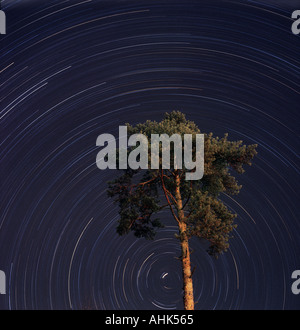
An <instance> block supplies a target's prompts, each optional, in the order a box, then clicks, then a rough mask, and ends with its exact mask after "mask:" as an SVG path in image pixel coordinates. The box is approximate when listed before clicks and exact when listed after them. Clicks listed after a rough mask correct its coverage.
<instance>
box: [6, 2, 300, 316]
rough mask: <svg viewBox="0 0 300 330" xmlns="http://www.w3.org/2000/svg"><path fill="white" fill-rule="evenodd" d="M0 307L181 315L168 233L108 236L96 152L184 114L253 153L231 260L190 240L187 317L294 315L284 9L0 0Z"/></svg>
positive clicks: (294, 188)
mask: <svg viewBox="0 0 300 330" xmlns="http://www.w3.org/2000/svg"><path fill="white" fill-rule="evenodd" d="M1 6H2V8H1V9H2V10H3V11H5V13H6V18H7V29H6V32H7V34H6V35H1V36H0V39H1V41H0V42H1V54H0V56H1V62H0V63H1V64H0V77H1V79H0V86H1V87H0V88H1V93H0V99H1V108H0V123H1V149H0V164H1V171H0V175H1V208H0V216H1V217H0V269H1V270H3V271H4V272H5V274H6V279H7V293H6V295H0V308H1V309H104V310H107V309H110V310H119V309H122V310H130V309H133V310H138V309H153V310H155V309H157V310H175V309H182V308H183V301H182V279H181V268H180V262H179V260H178V257H179V256H180V246H179V244H178V241H177V239H176V238H175V234H176V233H177V228H176V223H174V221H173V220H172V217H171V216H170V214H169V213H168V212H165V213H163V214H162V215H163V216H164V223H165V227H164V228H163V229H161V230H160V231H159V232H158V234H157V237H156V239H155V240H154V241H150V242H149V241H146V240H144V239H137V238H135V237H134V236H133V235H131V234H130V235H128V236H122V237H119V236H118V235H117V233H116V225H117V220H118V208H117V205H115V204H114V203H113V202H112V200H111V199H110V198H108V197H107V194H106V188H107V181H109V180H112V179H113V178H114V177H115V176H116V175H117V173H116V172H114V171H110V170H106V171H101V170H99V169H98V168H97V167H96V164H95V161H96V155H97V152H98V148H97V147H96V138H97V136H98V135H99V134H103V133H111V134H113V135H115V136H118V127H119V125H123V124H124V123H126V122H129V123H131V124H136V123H139V122H144V121H145V120H147V119H151V120H161V119H162V117H163V115H164V113H165V112H167V111H172V110H180V111H182V112H184V113H185V114H186V116H187V118H188V119H190V120H193V121H195V122H196V124H197V125H198V127H199V128H200V129H201V131H202V132H206V133H209V132H213V133H214V135H216V136H223V135H224V133H228V134H229V139H230V140H243V141H244V142H245V143H246V144H253V143H257V144H258V149H257V150H258V155H257V157H256V158H255V159H254V161H253V165H252V166H251V167H249V168H247V169H246V172H245V174H243V175H242V176H240V177H238V181H239V183H240V184H242V185H243V188H242V190H241V192H240V194H239V195H238V196H234V197H232V196H227V195H222V196H221V198H222V200H223V201H224V203H225V204H226V205H227V206H228V207H229V209H230V210H232V211H233V212H235V213H237V215H238V217H237V219H236V223H237V224H238V226H237V228H236V229H235V231H234V232H233V238H232V239H231V240H230V248H229V250H228V251H227V252H226V253H225V254H223V255H222V256H221V257H220V258H219V259H217V260H215V259H212V258H211V257H210V256H209V255H208V254H207V253H206V246H205V244H204V243H203V242H201V241H199V240H198V239H192V240H191V249H192V250H193V253H192V255H191V259H192V267H193V268H194V267H195V271H194V275H193V281H194V290H195V301H196V305H195V308H196V309H201V310H205V309H299V308H300V300H299V297H298V296H296V295H294V294H293V293H292V291H291V285H292V279H291V274H292V272H293V271H294V270H296V269H300V259H299V256H300V225H299V219H298V203H299V199H298V194H299V155H298V150H299V101H300V97H299V93H300V88H299V83H300V81H299V76H300V72H299V51H300V46H299V35H298V36H297V35H294V34H293V33H292V32H291V24H292V22H293V20H292V19H291V13H292V12H293V10H295V9H300V8H297V3H296V2H294V1H277V0H276V1H275V0H274V1H237V0H236V1H229V0H228V1H227V0H224V1H214V0H210V1H190V0H189V1H172V2H171V1H159V2H157V1H144V0H142V1H97V0H83V1H80V0H79V1H73V0H72V1H56V0H54V1H51V2H50V1H29V0H28V1H26V0H20V1H10V0H2V2H1Z"/></svg>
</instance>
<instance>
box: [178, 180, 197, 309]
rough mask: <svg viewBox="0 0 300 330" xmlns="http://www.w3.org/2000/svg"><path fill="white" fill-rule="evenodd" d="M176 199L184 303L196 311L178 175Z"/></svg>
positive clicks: (186, 307) (186, 306)
mask: <svg viewBox="0 0 300 330" xmlns="http://www.w3.org/2000/svg"><path fill="white" fill-rule="evenodd" d="M175 198H176V200H177V209H178V219H179V223H178V226H179V235H180V244H181V253H182V255H181V260H182V275H183V290H184V296H183V303H184V309H185V310H194V291H193V280H192V272H191V260H190V250H189V240H188V237H187V233H186V223H185V221H184V220H185V219H184V213H183V210H182V198H181V194H180V177H179V175H178V174H177V175H176V191H175Z"/></svg>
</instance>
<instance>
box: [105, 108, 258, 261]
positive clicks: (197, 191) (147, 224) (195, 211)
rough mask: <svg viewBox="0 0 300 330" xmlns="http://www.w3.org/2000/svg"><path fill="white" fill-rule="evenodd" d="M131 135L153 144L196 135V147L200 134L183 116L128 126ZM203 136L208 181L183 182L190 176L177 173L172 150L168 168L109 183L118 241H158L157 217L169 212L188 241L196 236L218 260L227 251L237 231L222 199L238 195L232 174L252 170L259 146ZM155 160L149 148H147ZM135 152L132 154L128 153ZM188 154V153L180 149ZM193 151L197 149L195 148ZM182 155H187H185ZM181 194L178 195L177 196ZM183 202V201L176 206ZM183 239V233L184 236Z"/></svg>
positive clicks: (123, 176)
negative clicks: (162, 137)
mask: <svg viewBox="0 0 300 330" xmlns="http://www.w3.org/2000/svg"><path fill="white" fill-rule="evenodd" d="M126 126H127V130H128V134H129V135H131V134H137V133H141V134H144V135H145V136H146V137H147V138H148V139H149V141H150V138H151V134H168V135H169V136H171V135H173V134H180V135H181V136H182V137H183V136H184V134H192V135H193V141H194V137H195V136H196V134H200V133H202V132H200V129H199V128H198V127H197V125H196V124H195V123H194V122H193V121H190V120H187V119H186V117H185V115H184V114H183V113H182V112H179V111H173V112H171V113H166V114H165V116H164V118H163V120H162V121H160V122H156V121H150V120H147V121H146V122H144V123H139V124H137V125H135V126H132V125H130V124H126ZM202 134H204V175H203V177H202V178H201V179H199V180H192V181H188V180H185V176H186V173H187V172H188V171H189V170H187V169H186V168H185V167H184V166H183V167H182V169H175V168H174V158H172V155H173V150H174V146H173V144H171V149H170V151H171V152H170V155H171V161H170V168H169V169H163V168H162V166H161V159H160V168H159V169H151V168H150V166H149V168H148V169H146V170H145V169H144V170H142V169H136V170H132V169H130V168H128V169H123V170H120V171H122V174H121V175H120V176H119V177H118V178H116V179H115V180H113V181H111V182H110V183H109V189H108V194H109V196H111V197H113V198H114V199H115V201H116V202H117V203H118V204H119V215H120V217H119V221H118V226H117V232H118V234H120V235H124V234H127V233H128V232H130V231H133V232H134V234H135V235H136V236H137V237H145V238H146V239H154V237H155V234H156V232H157V230H158V229H159V228H160V227H162V226H163V219H161V215H160V214H159V212H160V211H161V210H163V209H165V208H169V209H170V211H171V213H172V215H173V217H174V219H175V220H176V221H177V222H178V223H182V222H184V223H185V226H186V227H185V228H186V230H185V232H184V235H186V237H187V239H189V238H190V237H192V236H197V237H199V238H201V239H204V240H206V241H208V242H209V243H210V246H209V249H208V252H209V253H210V254H211V255H214V256H218V255H219V254H220V253H222V252H224V251H226V250H227V248H228V246H229V244H228V240H229V238H230V233H231V232H232V230H233V229H234V228H235V226H236V225H235V224H234V218H235V217H236V214H234V213H232V212H231V211H230V210H229V209H228V207H227V206H226V205H225V204H224V203H223V202H222V200H221V198H220V197H221V194H222V193H226V194H229V195H234V194H238V193H239V191H240V189H241V185H239V184H238V182H237V179H236V177H235V176H234V173H238V174H241V173H243V172H244V166H245V165H251V160H252V158H253V157H254V156H255V155H256V153H257V152H256V147H257V145H255V144H253V145H245V144H243V141H229V140H228V134H225V135H224V136H223V137H222V138H219V137H214V136H213V133H208V134H207V133H202ZM148 147H149V148H148V152H149V158H148V159H149V162H150V160H151V154H150V143H149V146H148ZM134 148H135V147H131V148H129V149H128V153H129V152H130V150H132V149H134ZM182 148H183V149H184V147H182ZM193 151H195V150H194V145H193ZM183 152H184V150H183ZM179 191H180V195H178V192H179ZM178 196H180V201H178ZM181 234H182V233H181Z"/></svg>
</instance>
